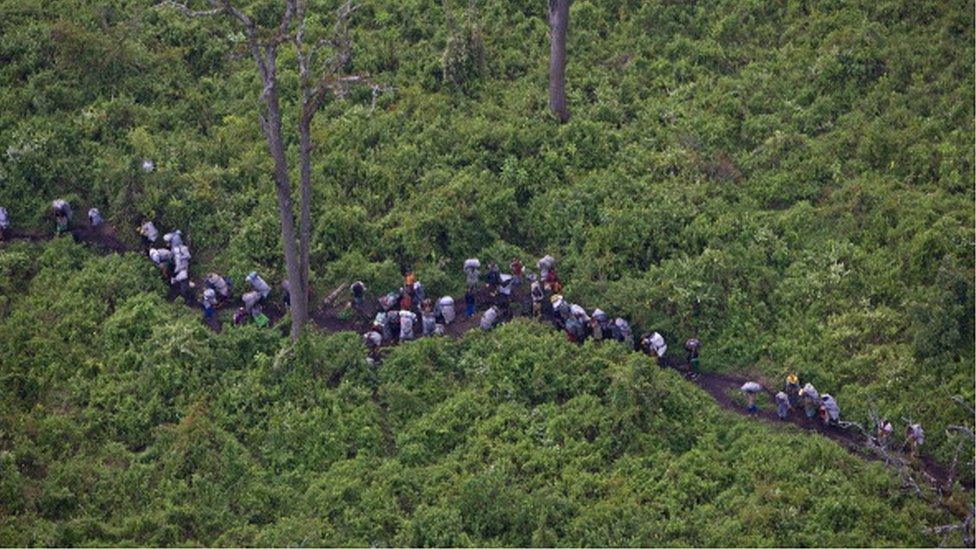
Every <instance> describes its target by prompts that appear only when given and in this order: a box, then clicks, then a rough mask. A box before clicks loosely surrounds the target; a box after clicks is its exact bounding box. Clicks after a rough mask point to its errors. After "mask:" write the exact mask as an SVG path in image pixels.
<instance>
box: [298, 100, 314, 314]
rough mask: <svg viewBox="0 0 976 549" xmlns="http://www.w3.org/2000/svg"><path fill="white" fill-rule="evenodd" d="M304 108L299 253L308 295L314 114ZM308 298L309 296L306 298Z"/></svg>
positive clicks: (300, 135)
mask: <svg viewBox="0 0 976 549" xmlns="http://www.w3.org/2000/svg"><path fill="white" fill-rule="evenodd" d="M305 110H306V109H305V108H303V109H302V111H303V112H302V113H301V118H300V119H299V122H298V135H299V151H298V156H299V163H300V164H301V170H300V172H301V173H300V181H299V185H300V187H301V188H300V198H299V201H300V202H299V205H298V207H299V210H300V212H299V220H298V231H299V235H298V254H299V257H300V262H301V265H300V271H301V277H302V288H304V289H305V292H306V295H307V293H308V291H309V276H310V275H309V270H310V269H309V262H308V252H309V246H310V242H311V239H312V128H311V126H312V114H314V111H313V112H308V113H306V112H305ZM306 299H307V298H306Z"/></svg>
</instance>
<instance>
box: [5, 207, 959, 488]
mask: <svg viewBox="0 0 976 549" xmlns="http://www.w3.org/2000/svg"><path fill="white" fill-rule="evenodd" d="M67 236H68V235H65V236H64V237H67ZM70 236H71V237H72V238H74V239H75V241H77V242H82V243H85V244H88V245H90V246H92V247H93V248H94V249H96V250H98V251H99V252H100V253H103V254H111V253H118V254H121V253H126V252H133V253H142V251H141V250H139V249H134V248H131V247H129V246H126V245H125V244H124V243H123V242H122V241H121V240H119V239H118V237H117V233H116V231H115V229H114V228H113V227H111V226H110V225H108V224H107V223H106V224H103V225H102V226H100V227H97V228H92V227H88V226H76V227H73V228H72V229H71V231H70ZM52 238H54V236H53V235H51V234H41V233H37V232H27V231H16V230H13V231H8V232H7V235H6V239H5V241H12V240H22V241H29V242H42V241H46V240H50V239H52ZM0 245H2V244H0ZM146 260H147V261H149V259H148V258H147V259H146ZM192 280H193V282H194V284H195V285H196V287H197V288H202V287H203V285H202V280H200V279H198V278H197V279H192ZM476 297H477V303H478V310H479V311H484V310H485V309H487V308H488V307H489V306H491V304H492V298H491V297H490V296H489V295H488V294H487V291H481V292H479V293H478V295H477V296H476ZM180 298H181V296H179V294H178V293H177V292H176V291H175V289H173V288H172V287H170V292H169V295H168V299H170V300H173V301H175V300H177V299H180ZM528 299H529V298H528V295H527V294H526V293H525V292H521V293H518V292H517V293H516V294H515V295H514V296H513V299H512V303H511V306H510V308H509V310H510V311H512V314H511V315H509V316H507V317H504V320H509V319H511V318H513V317H514V316H525V313H526V312H528V311H531V302H530V301H528ZM336 301H337V302H340V303H342V305H340V306H335V305H330V304H325V303H321V302H320V300H319V299H318V298H316V297H315V296H314V295H312V296H309V309H310V312H309V316H310V320H311V321H312V322H313V323H314V324H315V325H316V326H317V327H318V328H319V329H321V330H322V331H324V332H327V333H333V332H340V331H353V332H355V333H357V334H361V333H363V332H365V331H366V330H367V329H369V327H370V325H371V324H372V318H373V316H374V315H375V314H376V312H377V311H378V310H379V305H378V303H377V300H376V299H375V298H371V299H367V300H365V304H364V306H363V307H362V308H358V309H356V310H355V312H354V313H353V314H349V313H348V312H346V311H345V309H347V308H349V307H351V305H350V304H349V303H348V302H343V301H341V300H338V299H337V300H336ZM463 302H464V300H463V298H461V299H459V298H455V303H463ZM186 304H187V306H190V307H194V308H196V309H200V308H202V306H201V304H200V303H199V302H198V301H196V299H193V300H188V301H186ZM228 306H233V305H232V304H231V305H225V307H228ZM262 309H263V312H264V314H265V315H267V316H268V318H269V320H271V323H272V326H275V324H276V323H277V322H278V321H279V320H280V319H281V318H282V317H283V316H284V314H285V311H284V308H283V306H281V305H280V304H278V303H273V302H267V303H263V304H262ZM201 317H202V315H201ZM479 317H480V314H475V315H474V316H472V317H470V318H465V317H464V315H461V314H459V315H458V316H457V318H456V319H455V321H454V322H452V323H451V324H450V325H448V326H447V332H446V335H447V336H448V337H451V338H458V337H461V336H463V335H464V334H465V333H466V332H467V331H469V330H471V329H475V328H478V327H479V324H478V319H479ZM201 321H202V320H201ZM543 321H544V320H543ZM207 325H208V326H209V327H210V328H211V329H213V330H214V331H216V332H220V331H221V330H222V328H223V326H222V324H221V323H220V320H219V319H218V318H217V315H215V316H214V318H213V320H212V322H208V323H207ZM279 328H281V327H280V326H279ZM635 352H638V351H635ZM665 365H666V366H667V367H672V368H674V369H676V370H678V371H680V372H681V373H682V374H683V375H684V377H685V378H686V379H687V380H688V381H689V382H691V383H694V384H695V385H697V386H698V387H700V388H701V389H702V390H704V391H705V392H706V393H708V394H709V395H711V396H712V398H713V399H714V400H715V402H716V403H717V404H718V405H719V407H721V408H723V409H725V410H728V411H730V412H733V413H736V414H739V415H743V416H747V417H754V418H756V419H757V420H759V421H763V422H765V423H768V424H770V425H771V426H773V427H774V428H783V429H785V428H786V427H787V425H792V426H795V427H797V428H799V429H802V430H804V431H806V432H808V433H810V434H815V435H820V436H824V437H827V438H830V439H831V440H834V441H836V442H838V443H839V444H840V445H841V446H843V447H844V448H846V449H847V450H848V451H849V452H851V453H852V454H854V455H856V456H858V457H860V458H863V459H866V460H873V461H880V460H882V459H883V457H882V456H881V455H879V454H878V453H877V452H874V451H871V449H870V448H869V443H868V441H867V440H866V437H865V436H864V434H863V433H861V432H859V431H858V430H856V429H850V428H848V429H844V428H840V427H836V426H826V425H824V424H823V423H822V422H821V421H819V420H818V419H816V418H814V419H808V418H807V417H806V416H805V415H804V414H803V413H802V412H799V411H794V412H793V413H791V414H790V416H789V418H788V419H787V420H781V419H779V417H778V416H777V415H776V413H775V410H774V409H773V408H772V407H770V406H761V407H760V409H759V411H758V412H756V413H749V412H747V411H746V409H745V407H744V405H743V404H742V402H741V401H739V399H738V398H737V397H738V395H740V394H741V393H740V391H739V387H741V386H742V384H743V383H745V382H746V381H760V382H762V381H764V380H762V379H761V378H758V377H748V378H747V377H740V376H735V375H731V374H722V373H715V372H701V373H699V374H697V375H691V374H690V372H688V371H687V367H686V365H685V364H684V361H683V360H681V359H678V358H676V357H667V359H666V364H665ZM329 381H330V384H335V385H338V383H339V381H340V380H338V379H337V380H329ZM762 384H763V386H764V390H765V392H766V393H767V396H768V397H769V402H772V401H773V394H774V391H772V390H770V389H769V384H768V383H762ZM389 450H390V451H392V449H389ZM889 454H890V455H895V456H897V457H898V458H899V459H903V460H906V461H909V462H911V463H912V464H913V468H915V469H917V470H918V471H920V472H921V473H922V475H921V476H922V477H923V478H924V479H925V480H926V481H927V482H928V484H930V485H932V487H933V488H935V489H936V490H937V491H940V492H941V491H945V492H948V491H950V490H951V487H950V486H946V485H945V484H946V483H947V481H948V480H949V477H950V474H951V473H950V471H949V470H948V469H947V468H946V467H944V466H943V465H941V464H939V463H937V462H936V461H935V460H933V459H931V457H929V456H927V455H924V454H922V455H920V456H919V458H918V459H917V460H914V461H912V460H909V458H907V456H906V455H905V454H903V453H900V452H898V451H895V450H889ZM964 488H965V489H966V490H967V491H971V490H972V488H973V487H972V486H971V485H968V486H965V487H964Z"/></svg>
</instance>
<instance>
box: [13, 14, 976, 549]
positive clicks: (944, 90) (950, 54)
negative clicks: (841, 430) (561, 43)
mask: <svg viewBox="0 0 976 549" xmlns="http://www.w3.org/2000/svg"><path fill="white" fill-rule="evenodd" d="M362 4H363V5H362V8H361V9H360V10H359V11H358V12H357V15H356V18H355V21H354V25H353V26H354V36H353V39H354V42H355V48H356V49H355V52H354V55H353V60H352V67H351V68H352V69H353V70H355V71H358V72H365V73H369V74H370V75H371V77H372V78H373V79H374V80H376V81H378V82H382V83H384V84H385V85H387V86H389V87H390V88H392V91H390V92H384V93H382V94H380V95H379V96H378V97H377V98H376V102H375V105H373V104H372V97H371V95H370V93H369V90H359V91H356V92H354V93H352V94H350V96H349V97H347V98H346V99H345V100H343V101H339V100H336V101H332V102H330V103H328V104H327V105H325V107H324V108H323V110H322V111H321V112H320V115H319V116H318V117H317V118H316V121H315V125H314V128H313V132H314V139H315V142H316V146H317V147H316V152H315V155H314V165H313V178H314V212H313V216H314V219H315V225H314V234H313V249H312V271H313V272H312V282H313V285H314V286H315V287H316V288H317V289H319V290H324V289H331V288H333V287H335V286H336V285H337V284H338V283H340V282H348V281H349V280H350V279H352V278H357V279H362V280H364V281H365V282H366V284H367V285H368V286H369V287H370V288H371V289H373V290H376V291H382V290H385V289H386V288H388V287H392V286H394V285H396V284H398V282H399V280H400V278H399V277H400V274H401V270H402V269H407V268H410V269H413V270H415V271H416V272H417V273H418V274H419V276H420V277H421V280H423V281H424V282H425V284H426V285H427V288H428V291H429V292H430V293H432V294H438V295H439V294H442V293H447V292H451V293H454V294H457V292H458V290H459V289H460V287H461V284H462V281H463V277H461V276H460V273H459V267H460V265H461V262H462V261H463V260H464V258H466V257H471V256H478V257H480V258H481V259H482V260H483V261H492V260H493V261H498V262H499V264H502V265H505V264H507V263H508V261H510V260H511V257H512V256H513V255H521V256H522V259H523V261H524V262H525V263H526V265H530V264H531V262H530V261H528V259H530V258H531V257H533V256H540V255H542V254H543V253H552V254H553V255H556V256H557V257H558V258H559V269H560V275H561V277H562V278H563V279H564V280H565V281H566V282H567V286H566V292H565V293H566V294H567V295H568V296H569V297H570V298H571V299H573V300H575V301H578V302H580V303H583V304H585V305H587V306H589V307H594V306H599V307H601V308H603V309H604V310H607V311H610V312H613V313H615V314H622V315H625V316H627V317H628V318H630V320H631V321H632V322H633V323H635V324H636V325H638V326H639V327H642V328H654V329H657V330H658V331H660V332H661V333H663V334H664V335H665V336H666V337H667V339H668V340H669V342H671V343H672V348H673V349H677V348H679V347H680V345H675V344H674V343H677V342H680V341H682V340H683V339H685V338H687V337H691V336H696V337H698V338H700V339H701V340H702V341H703V342H704V343H705V348H704V351H703V354H702V366H703V368H705V369H709V370H722V371H736V372H749V373H750V374H755V375H756V376H757V377H762V378H765V379H766V380H767V381H768V382H769V384H770V385H778V384H779V382H780V380H781V379H782V378H783V375H784V374H785V373H786V372H787V371H797V372H799V374H800V376H801V378H803V379H804V380H808V381H812V382H813V383H815V384H816V385H817V387H818V388H820V389H821V390H826V391H829V392H830V393H831V394H833V395H834V396H835V397H837V399H838V401H839V402H840V404H841V406H842V407H843V410H844V414H845V416H847V417H849V418H851V419H855V420H860V421H864V420H866V419H867V416H868V412H869V410H870V409H871V408H875V409H877V410H878V411H879V412H881V413H882V414H885V415H887V416H888V417H890V418H894V419H898V418H902V417H905V418H911V419H913V420H916V421H921V422H922V423H923V424H924V425H925V426H926V428H927V433H928V434H929V437H928V438H929V440H928V441H927V442H926V446H927V450H928V451H929V452H930V453H931V454H932V455H933V457H935V458H936V459H937V460H939V461H941V462H943V463H947V462H949V461H950V460H951V457H952V452H953V450H954V448H955V441H953V440H950V439H949V438H948V437H947V435H946V434H945V433H944V431H943V427H944V426H946V425H947V424H950V423H960V422H964V421H967V420H969V419H970V418H968V417H967V414H966V412H965V411H963V410H961V409H960V408H957V407H953V406H950V405H949V404H948V403H949V400H948V398H949V397H950V396H951V395H954V394H961V395H963V396H964V397H965V398H966V399H968V400H969V401H972V400H974V393H973V370H972V364H973V360H974V357H976V352H974V348H973V339H972V334H973V331H974V325H973V318H974V309H973V303H974V290H973V280H972V266H973V265H974V261H976V260H974V255H973V254H974V252H973V247H972V242H973V240H974V231H973V226H974V216H973V208H972V204H973V200H974V194H973V176H972V174H973V166H974V157H973V148H972V135H973V119H974V117H973V92H972V90H973V87H974V81H973V73H972V66H971V60H972V58H973V51H974V50H973V25H972V9H970V8H971V6H969V5H968V4H966V5H963V4H949V3H945V2H936V1H929V0H923V1H913V2H907V1H901V0H892V1H883V2H863V1H861V2H849V3H843V4H838V3H830V2H828V3H812V4H811V3H803V2H785V3H771V2H758V1H750V2H741V1H736V2H732V1H727V0H709V1H703V2H694V3H687V2H669V1H663V0H662V1H636V0H610V1H603V2H593V1H589V0H577V1H575V2H574V3H573V6H572V13H571V26H570V32H569V44H568V47H569V65H568V70H567V81H568V93H569V101H570V104H571V107H572V112H573V119H572V120H571V121H570V122H569V123H567V124H564V125H560V126H558V127H556V126H553V125H552V124H551V123H550V122H549V121H548V118H547V113H546V103H545V83H546V72H545V68H546V63H545V59H546V55H547V54H548V48H547V43H546V42H547V34H546V32H547V29H546V22H545V3H544V2H539V1H536V0H533V1H531V2H530V1H526V0H519V1H501V0H486V1H485V2H479V3H478V4H477V13H476V14H475V13H474V12H473V11H469V12H464V13H463V15H462V12H463V10H462V9H461V8H460V7H459V6H456V5H453V4H454V3H447V4H448V5H445V3H441V2H432V1H430V0H405V1H402V2H383V1H379V0H368V1H364V2H363V3H362ZM242 5H244V6H245V8H246V9H248V10H249V12H250V13H252V14H254V16H255V17H256V18H257V19H258V20H259V21H260V22H261V23H262V24H264V25H269V24H273V20H274V16H275V13H276V11H275V10H276V9H277V4H276V3H275V2H272V1H270V0H267V1H266V0H256V1H254V2H243V3H242ZM335 7H336V2H332V1H331V0H322V1H319V0H315V1H312V2H311V8H312V9H310V10H309V11H310V13H313V14H314V15H313V20H312V21H311V22H310V32H321V31H322V29H326V28H328V25H330V24H331V21H330V20H329V14H330V13H332V10H333V9H334V8H335ZM0 15H2V17H0V35H2V36H3V40H2V41H0V60H2V62H0V82H2V83H3V84H2V85H0V105H2V106H3V108H2V109H0V204H3V205H4V206H6V207H7V208H8V210H10V213H11V216H12V221H13V223H14V225H15V226H16V227H18V228H27V229H34V230H43V231H49V230H50V229H51V226H50V225H51V223H50V221H49V219H48V217H47V208H48V205H49V203H50V200H51V199H52V198H54V197H55V196H63V197H66V198H68V199H69V200H71V201H72V203H73V204H76V205H77V206H78V207H76V210H79V211H83V210H81V209H80V208H81V207H82V206H88V205H94V206H97V207H99V208H100V209H101V210H102V212H103V213H104V214H105V215H106V216H107V217H108V219H109V220H110V221H111V222H112V223H113V225H114V226H116V227H119V228H120V229H121V230H120V233H121V234H120V235H119V236H120V238H122V239H124V240H128V241H131V242H132V243H133V244H135V240H136V234H135V232H134V230H132V231H130V230H129V229H128V228H132V227H135V226H136V225H137V224H138V222H140V221H141V220H142V218H143V217H144V216H148V217H151V218H153V219H155V220H157V224H158V225H159V227H160V228H161V229H165V230H168V229H170V228H173V227H179V228H181V229H182V230H183V232H184V234H185V235H187V236H188V238H189V240H190V244H191V245H192V246H193V249H194V268H197V266H199V267H200V268H201V269H202V268H206V269H214V270H219V271H220V272H224V273H228V274H230V275H231V276H232V277H233V278H234V279H235V280H238V281H239V280H242V279H243V276H244V274H245V273H247V272H249V271H250V270H254V269H258V270H260V271H261V272H262V274H264V275H265V277H266V278H267V279H269V280H271V279H275V278H280V275H281V274H282V269H281V264H280V258H279V256H280V253H279V250H280V244H279V240H278V239H279V238H280V237H279V230H278V228H277V226H276V213H275V208H276V206H275V202H274V200H273V198H272V197H273V193H272V181H271V178H270V172H271V165H270V162H269V160H268V158H267V152H266V147H265V145H264V143H263V140H262V138H261V136H260V132H259V130H258V126H257V124H256V120H257V114H256V113H257V108H258V104H257V101H256V97H257V94H258V93H259V91H260V90H259V89H258V88H259V84H258V82H257V79H256V78H255V75H254V72H253V67H252V66H251V64H250V61H249V60H248V58H247V56H246V55H244V53H245V52H243V51H241V49H240V47H241V41H240V36H239V35H237V34H236V31H235V29H234V28H233V27H232V26H231V25H228V24H227V22H226V21H223V20H220V19H214V20H207V19H202V20H199V19H198V20H188V19H185V18H183V17H182V16H180V15H179V14H178V13H176V12H175V11H173V10H166V9H159V8H153V7H150V6H149V5H148V4H139V3H130V2H119V1H117V0H107V1H105V2H99V3H94V2H62V1H54V2H39V1H37V0H0ZM284 51H285V50H283V52H284ZM280 69H281V70H282V93H283V97H284V98H285V100H286V104H285V109H286V111H288V112H291V111H290V109H289V107H290V105H289V104H287V102H288V101H293V100H294V94H293V93H292V92H293V91H294V89H295V85H296V74H295V73H294V69H295V67H294V63H293V62H292V59H291V58H290V57H289V54H287V53H283V56H282V59H281V63H280ZM285 122H286V123H291V124H293V123H294V120H288V119H286V121H285ZM296 148H297V143H291V144H290V150H289V154H292V155H294V154H296ZM142 159H151V160H153V161H154V163H155V166H156V169H155V170H154V171H152V172H145V171H143V170H141V169H140V165H141V160H142ZM0 274H2V276H0V364H2V367H0V388H2V390H3V395H4V396H3V398H2V399H0V473H2V474H0V509H2V510H3V511H2V512H0V541H2V542H3V543H4V544H37V545H39V544H45V545H55V544H59V545H69V544H82V543H85V544H109V543H111V544H177V543H180V544H191V543H199V544H227V545H231V544H234V545H243V544H255V545H284V544H297V543H304V544H317V545H347V544H359V545H366V544H374V543H375V544H379V543H386V544H394V543H396V544H416V545H419V544H431V545H449V544H459V545H485V544H495V545H516V544H524V545H528V544H533V545H555V544H567V545H581V544H587V545H624V544H630V545H638V544H639V545H662V544H668V545H686V544H698V545H717V544H723V545H729V544H739V545H758V544H769V543H776V544H779V545H801V544H804V545H806V544H809V545H866V544H872V545H881V544H902V545H906V544H931V543H934V540H928V539H924V538H921V537H920V535H921V534H920V532H919V530H918V529H917V528H916V527H917V525H918V524H924V523H931V522H934V521H937V520H939V518H940V517H939V516H938V513H937V512H936V511H933V510H930V509H925V508H922V507H921V506H920V505H919V504H917V503H916V502H913V501H911V500H908V499H906V498H904V497H903V496H902V495H901V494H900V492H898V491H897V489H896V488H897V487H896V486H895V485H894V484H892V481H891V479H890V478H889V477H888V476H887V475H885V474H884V473H882V472H881V471H880V470H879V469H878V467H876V466H873V465H864V464H862V463H859V462H857V461H855V460H853V459H852V458H850V457H849V456H846V455H844V453H843V452H841V451H840V450H839V449H838V448H836V447H835V446H833V445H832V444H830V443H827V442H824V441H820V440H815V439H811V438H809V437H802V436H799V435H796V434H791V433H787V434H781V433H773V432H770V431H769V430H768V429H762V428H760V427H758V426H754V425H747V424H744V423H742V422H738V421H735V420H733V419H731V418H728V417H725V416H724V415H722V414H720V413H719V412H718V411H717V410H716V409H715V408H714V406H712V405H711V404H709V403H708V402H707V399H706V398H705V397H704V396H703V395H702V394H700V393H697V392H696V391H693V390H691V389H690V388H689V387H688V386H686V385H683V384H681V383H680V382H678V381H677V380H676V379H674V378H672V377H670V376H669V375H668V374H666V373H663V372H658V371H657V370H655V369H653V368H647V367H646V365H645V364H643V363H639V361H637V359H635V358H632V357H629V356H625V355H623V354H622V353H620V351H619V349H615V348H614V347H612V346H607V347H589V346H587V347H584V348H583V349H582V350H580V349H576V348H573V347H570V346H568V345H567V344H565V343H562V342H559V341H557V338H555V337H554V336H552V335H551V334H548V333H545V332H541V331H537V330H535V329H534V328H532V327H529V326H525V325H519V326H517V327H513V328H512V329H504V330H500V331H499V333H497V334H494V333H493V334H491V335H484V334H473V335H471V336H469V337H467V338H466V339H465V340H464V341H461V342H459V343H451V342H447V341H419V342H416V343H412V344H411V345H409V346H406V347H405V348H403V349H397V350H396V351H394V352H392V353H390V355H389V356H388V357H387V358H386V360H385V362H384V364H383V367H382V368H379V369H371V368H369V367H367V366H365V365H364V364H363V363H362V362H361V350H360V349H359V342H358V341H357V340H356V338H353V337H351V336H348V335H344V336H334V337H324V336H321V335H317V334H309V336H308V337H307V339H306V340H305V341H303V342H302V343H301V344H300V345H299V346H297V347H295V348H293V349H286V350H282V342H281V341H280V340H279V338H278V337H277V334H275V333H274V332H272V331H261V330H257V329H255V328H252V327H245V328H239V329H231V330H225V331H224V333H222V334H219V335H215V334H211V333H210V332H208V331H207V330H205V329H204V328H203V327H201V326H200V325H199V323H198V322H197V321H196V319H195V318H193V317H192V316H191V314H190V313H189V312H187V311H183V310H180V309H179V308H177V307H175V306H174V305H171V304H169V303H167V302H166V301H165V300H163V299H161V297H160V296H161V295H162V293H163V289H162V286H161V282H159V281H158V278H157V276H156V274H155V272H154V270H153V269H152V268H151V266H148V265H147V264H146V262H145V261H144V260H142V259H141V258H138V257H131V256H124V257H94V256H92V255H90V254H89V253H88V252H87V251H86V250H84V249H83V248H82V247H80V246H77V245H74V244H72V243H70V242H69V241H68V240H66V239H59V240H57V241H55V242H52V243H49V244H46V245H43V246H36V245H27V244H21V243H14V244H4V247H3V249H2V250H0ZM672 352H674V351H672ZM966 451H967V452H971V448H967V450H966Z"/></svg>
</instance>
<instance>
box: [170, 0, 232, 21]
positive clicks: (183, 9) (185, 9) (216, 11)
mask: <svg viewBox="0 0 976 549" xmlns="http://www.w3.org/2000/svg"><path fill="white" fill-rule="evenodd" d="M156 7H157V8H166V7H170V8H174V9H176V10H177V11H179V12H180V13H182V14H183V15H185V16H187V17H193V18H196V17H213V16H215V15H220V14H222V13H224V10H223V8H213V9H209V10H191V9H190V7H189V6H187V5H186V4H182V3H180V2H174V1H173V0H165V1H163V2H160V3H158V4H156Z"/></svg>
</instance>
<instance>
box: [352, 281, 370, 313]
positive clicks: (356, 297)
mask: <svg viewBox="0 0 976 549" xmlns="http://www.w3.org/2000/svg"><path fill="white" fill-rule="evenodd" d="M350 289H351V290H352V302H353V303H354V304H355V305H356V306H357V307H361V306H362V304H363V296H364V295H365V294H366V285H365V284H363V282H362V281H361V280H357V281H356V282H353V284H352V287H351V288H350Z"/></svg>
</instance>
